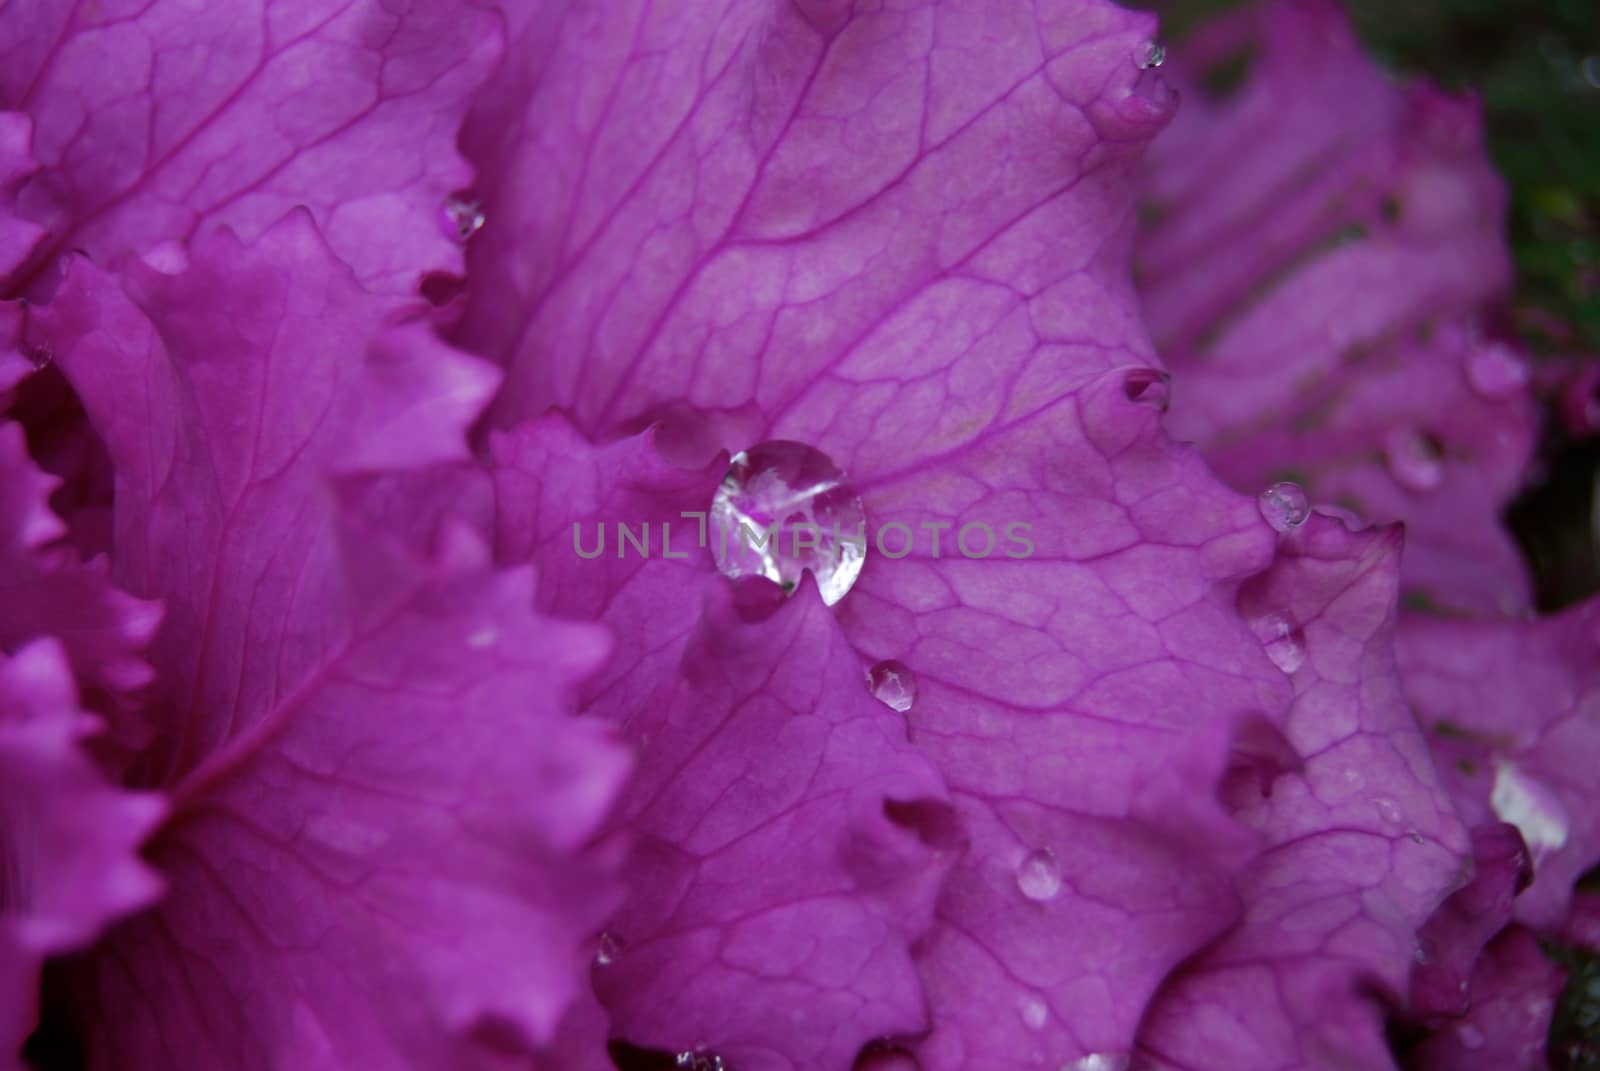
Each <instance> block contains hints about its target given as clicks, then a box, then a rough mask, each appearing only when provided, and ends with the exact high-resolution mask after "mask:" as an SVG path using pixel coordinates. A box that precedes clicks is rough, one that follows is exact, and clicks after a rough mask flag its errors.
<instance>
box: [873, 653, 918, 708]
mask: <svg viewBox="0 0 1600 1071" xmlns="http://www.w3.org/2000/svg"><path fill="white" fill-rule="evenodd" d="M867 690H868V691H870V692H871V693H872V697H873V698H874V699H876V700H877V701H878V702H880V703H882V704H883V705H884V706H886V707H888V708H889V709H890V710H893V711H897V712H898V713H901V714H904V713H905V712H906V711H908V710H910V709H911V704H912V703H914V702H915V701H916V698H917V678H916V677H914V676H912V674H911V671H910V670H909V669H907V668H906V667H905V664H904V663H901V662H896V661H894V660H892V659H891V660H889V661H887V662H879V663H878V664H877V665H875V666H873V667H872V668H871V669H869V670H867Z"/></svg>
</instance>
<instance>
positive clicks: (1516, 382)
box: [1467, 342, 1528, 401]
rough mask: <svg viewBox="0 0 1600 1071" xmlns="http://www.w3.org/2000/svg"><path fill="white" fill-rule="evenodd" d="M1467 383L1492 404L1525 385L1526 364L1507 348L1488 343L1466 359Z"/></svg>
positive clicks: (1526, 375)
mask: <svg viewBox="0 0 1600 1071" xmlns="http://www.w3.org/2000/svg"><path fill="white" fill-rule="evenodd" d="M1467 382H1468V383H1470V384H1472V389H1473V390H1475V391H1477V392H1478V393H1479V394H1481V395H1483V396H1484V397H1485V398H1488V399H1490V400H1491V401H1498V400H1500V399H1502V398H1509V397H1511V396H1512V395H1514V394H1516V393H1517V392H1518V391H1520V390H1521V389H1522V388H1523V387H1525V386H1527V383H1528V365H1527V363H1526V362H1525V361H1523V359H1522V358H1521V357H1519V356H1518V355H1517V354H1516V353H1513V352H1512V350H1511V348H1510V347H1509V346H1502V345H1500V344H1499V343H1497V342H1491V343H1489V344H1487V345H1484V346H1479V347H1477V348H1476V349H1474V350H1473V351H1472V353H1471V354H1470V355H1469V356H1468V357H1467Z"/></svg>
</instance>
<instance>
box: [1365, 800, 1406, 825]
mask: <svg viewBox="0 0 1600 1071" xmlns="http://www.w3.org/2000/svg"><path fill="white" fill-rule="evenodd" d="M1372 806H1373V807H1374V808H1376V809H1377V812H1378V817H1379V818H1382V819H1383V820H1384V821H1385V822H1388V823H1389V824H1390V825H1396V826H1397V825H1399V824H1400V822H1401V820H1402V819H1403V818H1404V817H1405V816H1404V815H1403V814H1401V813H1400V805H1399V804H1398V803H1396V802H1395V801H1394V800H1392V799H1390V798H1389V797H1388V796H1379V797H1378V798H1377V799H1375V800H1373V801H1372Z"/></svg>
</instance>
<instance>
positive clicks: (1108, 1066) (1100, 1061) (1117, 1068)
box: [1061, 1052, 1128, 1071]
mask: <svg viewBox="0 0 1600 1071" xmlns="http://www.w3.org/2000/svg"><path fill="white" fill-rule="evenodd" d="M1061 1071H1128V1058H1127V1057H1126V1056H1123V1055H1121V1054H1120V1053H1115V1052H1091V1053H1090V1054H1089V1055H1088V1056H1085V1057H1083V1058H1081V1059H1078V1060H1074V1061H1073V1062H1072V1063H1070V1064H1062V1065H1061Z"/></svg>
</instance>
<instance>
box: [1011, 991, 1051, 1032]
mask: <svg viewBox="0 0 1600 1071" xmlns="http://www.w3.org/2000/svg"><path fill="white" fill-rule="evenodd" d="M1017 1011H1018V1012H1019V1013H1020V1014H1021V1015H1022V1021H1023V1022H1024V1023H1025V1024H1027V1027H1028V1029H1030V1030H1043V1029H1044V1024H1045V1023H1046V1022H1048V1021H1049V1019H1050V1009H1049V1008H1047V1007H1045V1004H1044V1001H1042V1000H1040V999H1039V998H1038V997H1036V996H1034V995H1033V994H1031V993H1028V994H1025V995H1024V996H1023V997H1022V999H1021V1000H1018V1001H1017Z"/></svg>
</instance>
